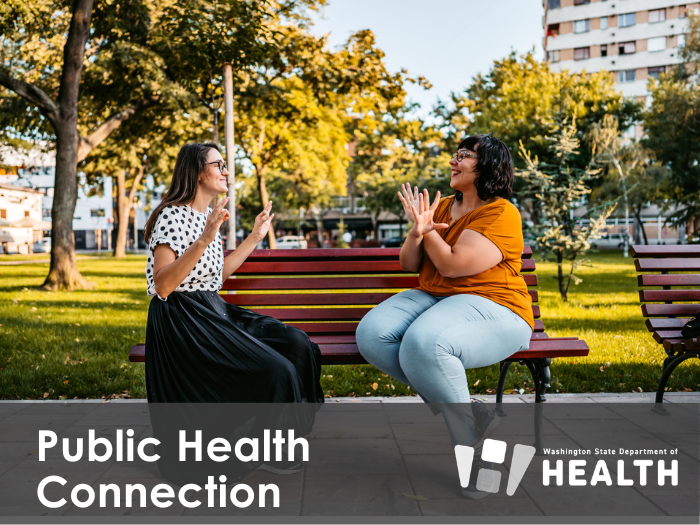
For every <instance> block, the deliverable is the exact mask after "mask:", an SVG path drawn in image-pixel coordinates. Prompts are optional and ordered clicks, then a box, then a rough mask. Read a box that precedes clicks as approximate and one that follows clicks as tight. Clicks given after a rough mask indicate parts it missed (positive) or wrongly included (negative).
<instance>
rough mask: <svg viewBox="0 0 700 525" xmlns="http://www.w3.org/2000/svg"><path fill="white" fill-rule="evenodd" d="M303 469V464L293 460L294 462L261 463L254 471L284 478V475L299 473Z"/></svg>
mask: <svg viewBox="0 0 700 525" xmlns="http://www.w3.org/2000/svg"><path fill="white" fill-rule="evenodd" d="M303 468H304V463H303V462H302V461H299V460H297V459H296V458H294V461H270V462H267V463H261V464H260V465H259V466H258V468H256V469H255V470H264V471H265V472H271V473H272V474H279V475H281V476H284V475H286V474H296V473H297V472H301V471H302V469H303Z"/></svg>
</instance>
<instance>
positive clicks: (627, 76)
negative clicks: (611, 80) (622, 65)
mask: <svg viewBox="0 0 700 525" xmlns="http://www.w3.org/2000/svg"><path fill="white" fill-rule="evenodd" d="M634 79H635V70H634V69H628V70H626V71H619V72H618V75H617V80H618V82H634Z"/></svg>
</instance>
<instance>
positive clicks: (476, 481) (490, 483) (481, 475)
mask: <svg viewBox="0 0 700 525" xmlns="http://www.w3.org/2000/svg"><path fill="white" fill-rule="evenodd" d="M498 474H499V475H498V476H497V474H496V472H494V470H493V463H491V462H489V461H484V460H482V459H481V456H478V457H477V456H475V457H474V463H472V471H471V474H470V475H469V485H467V486H466V487H462V496H464V497H465V498H467V499H482V498H485V497H486V496H488V495H489V494H492V493H493V492H496V491H495V490H494V489H495V488H496V487H495V485H496V481H497V478H498V481H500V472H499V473H498ZM477 486H478V488H477Z"/></svg>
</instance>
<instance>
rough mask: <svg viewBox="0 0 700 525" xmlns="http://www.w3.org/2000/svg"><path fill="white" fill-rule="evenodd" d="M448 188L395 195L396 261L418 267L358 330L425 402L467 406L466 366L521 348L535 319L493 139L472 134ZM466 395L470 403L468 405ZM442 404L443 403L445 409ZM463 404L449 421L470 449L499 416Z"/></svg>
mask: <svg viewBox="0 0 700 525" xmlns="http://www.w3.org/2000/svg"><path fill="white" fill-rule="evenodd" d="M450 166H451V168H452V177H451V180H450V186H451V187H452V188H453V189H454V190H455V195H453V196H450V197H446V198H443V199H440V194H439V192H438V195H437V197H436V198H435V202H434V203H433V204H432V206H431V205H430V202H429V200H428V199H429V196H428V192H427V190H426V191H424V192H423V193H418V191H417V190H415V191H414V192H413V194H412V192H411V188H410V186H409V185H404V186H402V191H401V192H400V193H399V198H400V199H401V202H402V204H403V206H404V210H405V211H406V215H407V217H408V219H409V220H410V221H411V222H412V223H413V228H412V229H411V231H410V233H409V235H408V237H407V238H406V241H405V242H404V245H403V247H402V248H401V256H400V260H401V267H402V268H403V269H404V270H406V271H410V272H420V276H419V286H418V288H417V289H414V290H407V291H405V292H402V293H400V294H397V295H395V296H393V297H391V298H390V299H388V300H387V301H384V302H383V303H381V304H380V305H379V306H377V307H376V308H374V309H373V310H372V311H370V312H369V313H368V314H367V315H366V316H365V317H364V319H363V320H362V322H361V323H360V325H359V326H358V328H357V344H358V346H359V349H360V352H361V353H362V355H363V356H364V357H365V359H367V361H368V362H369V363H371V364H372V365H374V366H376V367H377V368H379V369H380V370H382V371H383V372H385V373H387V374H389V375H391V376H392V377H394V378H396V379H398V380H399V381H401V382H402V383H405V384H407V385H409V386H411V387H412V388H413V389H414V390H416V391H417V392H418V393H419V394H420V395H421V397H422V398H423V399H424V400H426V401H428V402H430V403H457V404H462V406H464V407H467V408H468V407H470V405H471V403H470V401H471V400H470V395H469V386H468V382H467V377H466V374H465V372H464V370H465V368H467V369H469V368H480V367H483V366H488V365H492V364H494V363H498V362H499V361H502V360H503V359H506V358H508V357H510V356H511V355H513V354H514V353H516V352H518V351H519V350H523V349H526V348H528V346H529V343H530V337H531V336H532V330H533V327H534V319H533V316H532V302H531V299H530V295H529V294H528V291H527V286H526V284H525V281H524V279H523V278H522V277H521V276H520V267H521V256H522V252H523V245H524V244H523V234H522V221H521V217H520V213H519V212H518V209H517V208H516V207H515V206H514V205H513V204H511V203H510V202H509V201H508V200H507V198H508V197H510V195H511V193H512V186H513V178H514V174H513V161H512V158H511V155H510V152H509V151H508V148H507V146H506V145H505V144H504V143H503V142H501V141H500V140H498V139H496V138H494V137H491V136H487V135H476V136H472V137H467V138H465V139H464V140H462V142H461V143H460V144H459V148H458V151H457V153H455V154H454V155H453V156H452V160H451V161H450ZM467 403H469V405H466V404H467ZM443 411H444V408H443ZM471 412H472V411H471V409H470V410H465V411H464V412H463V413H462V414H460V416H459V417H457V418H456V419H457V420H459V421H462V422H464V421H465V419H466V423H468V424H467V425H461V426H460V428H459V430H457V429H456V428H455V426H454V425H450V421H449V419H448V421H447V423H448V427H450V434H451V435H452V439H453V443H455V444H461V445H467V446H473V447H475V448H477V452H478V447H479V446H480V444H481V443H483V439H484V437H485V434H486V435H488V433H489V430H492V428H493V426H495V423H496V422H497V418H496V417H495V416H494V415H493V414H488V413H487V412H486V411H484V410H483V409H481V410H477V411H475V414H474V415H476V419H475V418H474V417H473V415H472V413H471Z"/></svg>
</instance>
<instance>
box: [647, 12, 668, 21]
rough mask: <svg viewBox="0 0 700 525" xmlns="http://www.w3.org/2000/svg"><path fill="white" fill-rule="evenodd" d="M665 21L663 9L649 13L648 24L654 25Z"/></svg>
mask: <svg viewBox="0 0 700 525" xmlns="http://www.w3.org/2000/svg"><path fill="white" fill-rule="evenodd" d="M664 20H666V10H665V9H654V10H653V11H649V23H650V24H655V23H656V22H663V21H664Z"/></svg>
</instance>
